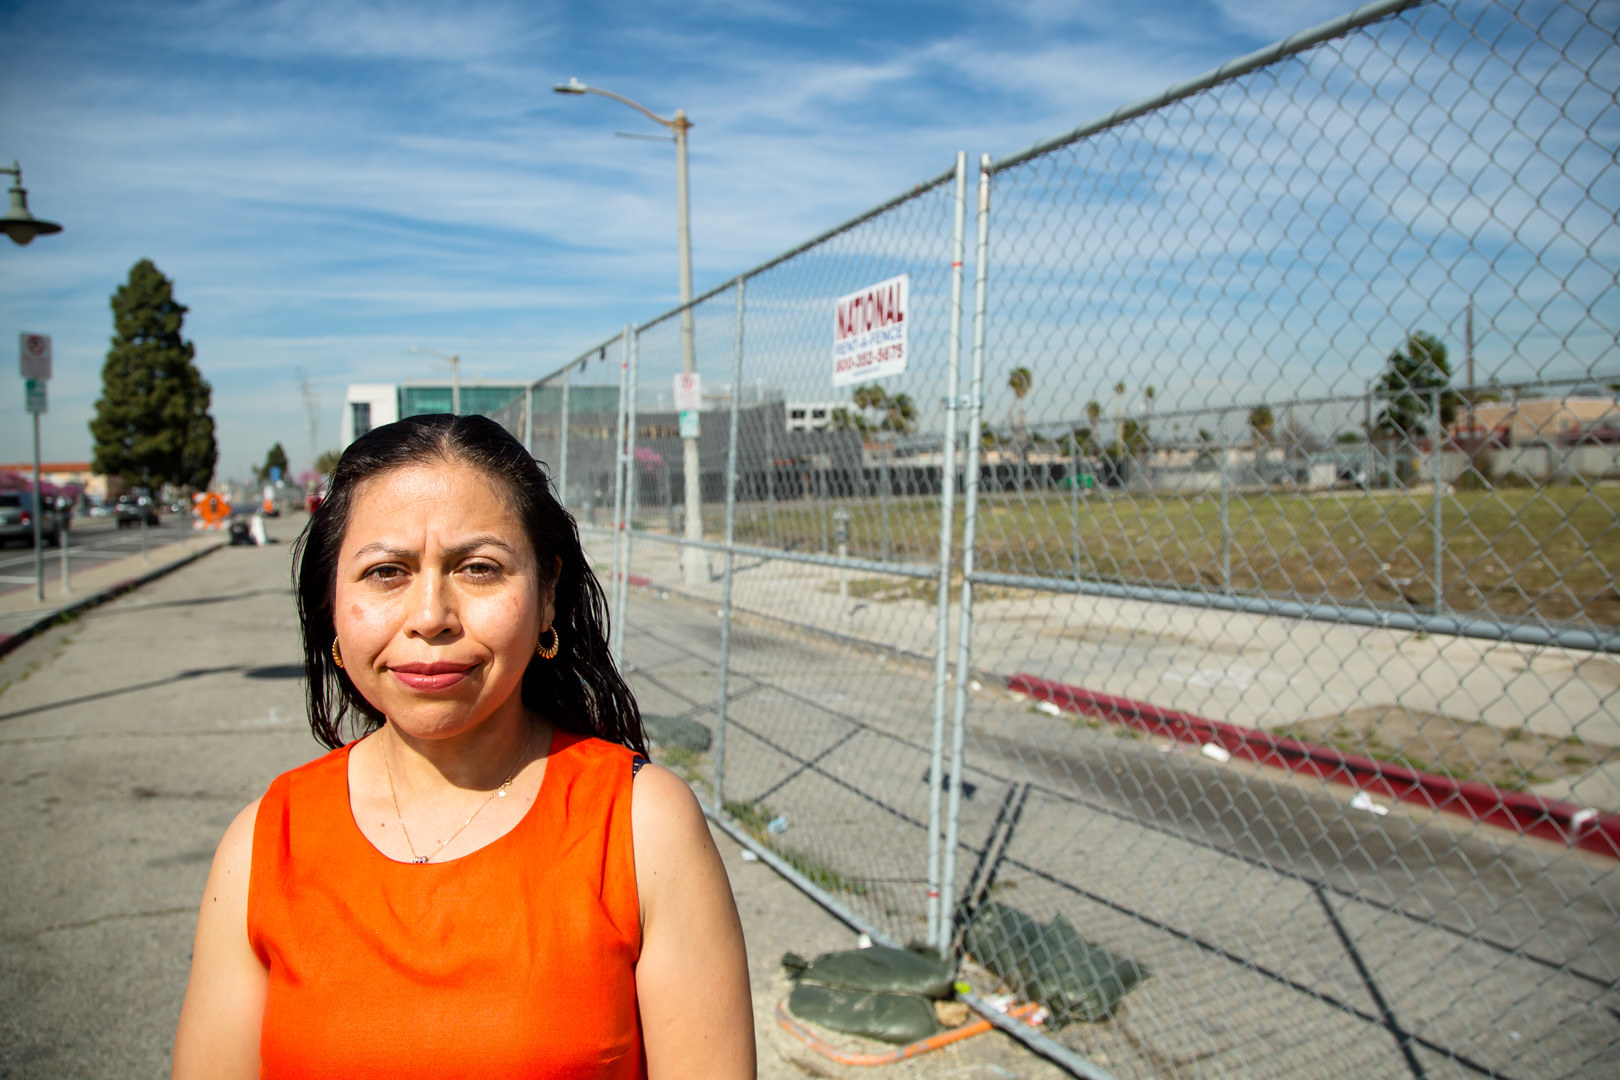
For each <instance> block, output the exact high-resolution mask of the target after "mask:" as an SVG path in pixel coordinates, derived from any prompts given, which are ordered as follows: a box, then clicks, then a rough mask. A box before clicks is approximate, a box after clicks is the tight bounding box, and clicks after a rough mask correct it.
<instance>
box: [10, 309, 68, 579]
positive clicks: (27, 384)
mask: <svg viewBox="0 0 1620 1080" xmlns="http://www.w3.org/2000/svg"><path fill="white" fill-rule="evenodd" d="M17 368H18V371H17V373H18V374H19V375H21V376H22V377H23V380H24V383H23V387H24V391H23V397H24V399H25V400H26V407H27V409H28V412H29V415H31V416H32V417H33V418H34V599H35V600H36V601H38V602H39V603H41V604H43V603H44V602H45V537H44V521H43V520H42V519H43V516H44V515H43V512H44V509H45V492H44V491H43V490H41V488H40V483H39V418H40V414H42V413H43V412H44V411H45V384H46V383H47V382H48V381H49V380H50V377H51V339H50V336H49V335H48V334H27V333H25V334H22V335H21V337H20V339H19V341H18V348H17ZM57 536H59V537H61V542H62V543H63V544H66V543H67V537H65V536H62V534H61V531H60V530H58V532H57ZM64 565H65V564H64ZM63 584H64V586H65V585H66V577H65V576H64V578H63Z"/></svg>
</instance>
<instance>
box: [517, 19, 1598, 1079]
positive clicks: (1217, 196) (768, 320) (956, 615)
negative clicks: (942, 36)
mask: <svg viewBox="0 0 1620 1080" xmlns="http://www.w3.org/2000/svg"><path fill="white" fill-rule="evenodd" d="M1617 24H1620V8H1616V7H1615V6H1614V5H1612V4H1589V5H1581V4H1571V3H1554V2H1536V0H1522V2H1514V3H1497V2H1477V3H1415V2H1385V3H1376V4H1369V5H1366V6H1365V7H1362V8H1360V9H1358V10H1356V11H1355V12H1352V13H1350V14H1349V15H1347V16H1345V17H1344V18H1341V19H1338V20H1335V21H1334V22H1332V23H1329V24H1327V25H1325V26H1322V27H1319V28H1317V29H1315V30H1312V31H1308V32H1305V33H1302V34H1298V35H1295V36H1294V37H1292V38H1290V39H1288V40H1287V41H1284V42H1282V43H1280V44H1279V45H1277V46H1275V47H1273V48H1271V49H1268V50H1264V51H1262V52H1260V53H1257V54H1254V55H1253V56H1250V57H1246V58H1243V59H1241V60H1238V61H1235V62H1233V63H1232V64H1228V65H1226V66H1225V67H1223V68H1221V69H1219V70H1217V71H1215V72H1211V73H1209V74H1208V75H1206V76H1204V77H1202V78H1200V79H1196V80H1192V81H1190V82H1188V83H1186V84H1183V85H1182V86H1179V87H1176V88H1173V89H1172V90H1170V91H1167V92H1166V93H1165V94H1163V95H1160V96H1159V97H1157V98H1155V99H1153V100H1150V101H1145V102H1140V103H1137V104H1135V105H1131V106H1127V107H1125V108H1122V109H1120V110H1119V111H1117V112H1116V113H1114V114H1112V115H1110V116H1108V117H1104V118H1102V119H1100V120H1098V121H1096V122H1094V123H1091V124H1088V125H1085V126H1084V127H1082V128H1079V129H1076V130H1075V131H1073V132H1070V133H1068V134H1066V135H1063V136H1061V137H1058V138H1055V139H1053V140H1050V141H1049V142H1047V143H1043V144H1040V145H1038V146H1036V147H1033V148H1031V149H1030V150H1029V151H1027V152H1025V153H1022V154H1018V155H1014V156H1011V157H1008V158H1005V159H1002V160H1000V161H992V160H990V159H989V158H988V157H986V158H985V160H984V161H983V162H982V163H981V168H980V170H979V176H978V186H977V200H978V206H977V213H976V215H974V216H973V217H972V219H971V222H969V219H968V218H967V216H966V214H965V203H966V202H967V200H968V199H969V198H971V197H972V195H973V192H971V191H969V190H968V188H969V184H970V180H969V177H968V176H967V169H966V167H965V162H964V161H963V160H962V159H960V158H959V160H958V163H957V167H956V168H955V169H953V170H950V171H947V172H945V173H942V174H940V175H939V176H936V177H934V178H933V179H931V180H929V181H927V182H925V183H924V184H922V185H919V186H918V187H917V188H916V189H914V190H913V191H912V192H908V193H907V194H906V195H904V196H902V197H900V198H898V199H895V200H893V201H892V202H890V203H887V204H885V205H883V206H880V207H877V208H875V209H873V210H872V211H870V212H869V213H867V214H863V215H861V216H860V217H858V218H856V219H855V220H854V221H851V222H849V223H847V224H845V225H843V226H840V227H839V228H837V229H834V230H832V231H830V232H829V233H827V234H824V235H823V236H821V237H818V238H816V239H815V240H813V241H811V242H809V243H807V244H805V245H803V246H802V247H800V248H797V249H795V250H793V251H791V252H788V253H785V254H784V255H782V256H780V257H778V258H776V259H773V260H771V261H770V262H769V263H767V264H765V265H764V266H762V267H759V268H757V269H755V270H753V271H750V272H748V273H746V274H744V275H741V276H740V277H738V278H736V279H734V280H732V281H730V282H728V283H726V284H725V285H724V286H722V287H721V288H719V289H717V290H715V291H714V292H712V293H710V294H707V295H705V296H703V297H700V298H699V299H698V300H696V301H694V302H693V303H692V304H691V305H689V306H687V307H686V308H681V309H676V310H674V311H671V312H669V313H667V314H665V315H663V316H661V317H660V318H658V319H657V320H654V321H653V322H650V323H648V324H646V325H643V326H640V327H628V328H626V330H625V332H623V333H621V334H620V335H617V336H615V337H614V338H612V339H610V340H609V341H608V342H606V343H604V345H602V346H600V347H598V348H596V349H593V350H591V351H590V352H588V353H587V354H585V355H583V356H581V357H579V358H577V359H576V360H574V361H571V362H570V363H569V364H568V365H567V366H566V367H565V368H564V369H562V370H561V371H559V372H557V373H555V374H554V375H552V376H548V377H547V378H546V379H543V380H541V381H540V382H539V383H537V384H535V386H534V387H533V388H532V389H531V391H530V394H529V395H528V398H527V402H528V403H527V405H526V406H525V408H524V410H523V412H522V414H521V416H520V415H518V414H517V413H516V412H515V411H514V412H513V413H512V415H511V416H508V417H503V418H502V419H503V422H506V423H507V424H508V426H509V427H512V429H513V430H514V431H517V430H520V429H521V430H522V432H523V437H524V438H525V439H527V440H528V445H529V446H530V448H531V450H532V451H533V452H534V453H535V454H536V456H537V457H540V458H541V459H542V460H544V461H546V463H547V464H548V466H549V468H550V471H551V472H552V474H553V478H554V482H555V483H556V484H557V487H558V490H559V493H560V494H561V495H562V497H563V498H564V500H565V502H566V504H567V505H568V506H569V507H570V509H571V510H573V511H574V512H575V514H576V515H577V517H578V518H579V520H580V522H581V525H582V529H583V531H584V532H585V534H586V536H587V538H588V540H589V542H590V544H591V547H592V555H593V558H594V559H595V560H596V561H597V565H598V568H599V570H600V571H602V573H603V576H604V577H605V578H607V579H608V580H609V581H610V582H611V585H612V593H613V600H614V615H615V618H614V628H615V635H616V637H615V645H616V650H617V654H618V655H619V657H620V658H621V662H623V663H624V664H625V665H626V666H627V668H629V669H630V670H631V676H630V677H631V679H632V682H633V684H634V686H635V688H636V691H637V694H638V697H639V699H640V701H641V704H642V708H643V710H644V712H645V714H646V716H647V720H648V727H649V731H650V733H651V735H652V737H653V739H654V741H655V742H656V743H657V744H658V746H659V748H660V758H661V760H662V761H664V762H665V763H666V764H669V765H671V766H672V767H675V768H678V769H680V770H681V771H683V772H684V773H685V775H687V777H688V778H689V779H690V780H691V781H692V782H693V783H694V784H695V785H696V786H697V787H698V789H699V790H700V792H702V793H703V795H704V797H705V800H706V802H707V803H708V804H709V806H710V808H711V811H712V813H713V816H714V818H715V820H716V822H717V823H719V824H720V825H721V826H722V827H724V828H726V829H728V830H729V831H731V832H732V833H733V834H734V835H736V836H737V837H738V838H739V839H740V840H742V841H743V842H745V843H747V844H748V845H750V846H751V847H752V848H754V850H756V851H757V852H759V853H760V855H761V857H762V858H765V859H767V860H768V861H770V862H772V864H773V865H775V866H777V867H778V868H779V869H780V870H782V871H783V872H784V873H786V874H788V875H789V876H790V877H791V878H793V879H794V880H795V881H796V882H797V883H798V884H799V885H800V886H801V887H802V888H804V889H806V890H807V891H809V892H810V893H811V894H812V895H815V896H816V897H817V898H818V899H820V900H821V901H822V902H823V903H824V904H826V905H827V906H828V907H830V908H832V909H834V910H835V911H837V912H839V913H840V914H841V915H842V916H843V917H845V918H846V919H848V920H849V921H850V922H852V923H853V924H855V925H859V926H861V927H863V928H865V929H867V930H869V931H871V932H872V933H873V934H874V936H877V937H879V938H883V939H886V940H893V941H897V942H905V941H910V940H919V941H925V942H929V943H933V944H936V945H939V946H942V947H944V948H947V949H951V950H954V951H955V952H956V953H957V954H958V955H964V956H965V957H966V959H967V961H968V963H969V968H968V970H969V971H970V972H971V973H972V974H971V979H972V981H973V983H974V986H975V990H976V995H975V998H974V1000H975V1003H976V1004H977V1005H979V1006H980V1007H982V1008H985V1009H988V1008H989V1006H988V1005H986V1004H985V1003H984V1001H983V1000H982V994H980V993H978V992H982V991H983V990H985V989H987V988H990V989H998V988H1004V989H1009V990H1011V991H1014V992H1017V993H1023V994H1029V995H1038V994H1039V993H1041V992H1049V991H1050V989H1051V985H1052V984H1051V979H1052V977H1053V976H1052V968H1053V966H1054V965H1057V966H1061V965H1062V964H1064V963H1068V962H1069V961H1068V960H1066V959H1065V957H1066V956H1069V955H1071V954H1070V953H1069V952H1066V951H1065V949H1066V948H1068V946H1063V947H1059V946H1062V943H1063V942H1064V941H1067V942H1069V945H1070V946H1073V945H1074V942H1076V941H1083V942H1085V943H1086V945H1085V947H1095V948H1100V949H1102V950H1106V954H1107V955H1110V956H1112V957H1114V958H1117V959H1119V960H1121V961H1125V960H1128V961H1130V962H1132V963H1133V964H1134V965H1136V968H1137V970H1139V971H1140V972H1142V973H1145V976H1146V977H1145V978H1143V979H1141V980H1140V982H1138V983H1136V984H1135V985H1134V986H1132V987H1131V988H1130V989H1129V992H1128V993H1126V994H1125V995H1124V998H1123V1001H1122V1003H1121V1004H1120V1005H1119V1006H1118V1007H1117V1008H1115V1009H1113V1010H1112V1011H1111V1012H1110V1013H1109V1015H1108V1016H1107V1017H1106V1018H1103V1019H1100V1020H1096V1021H1093V1022H1088V1021H1085V1020H1081V1019H1076V1018H1075V1017H1073V1016H1070V1015H1064V1014H1062V1012H1061V1010H1060V1011H1059V1015H1055V1016H1053V1017H1052V1018H1051V1019H1050V1020H1048V1022H1047V1023H1046V1024H1045V1025H1044V1026H1043V1027H1042V1028H1040V1029H1034V1028H1030V1027H1028V1026H1026V1025H1024V1024H1021V1023H1018V1022H1015V1021H1010V1020H1006V1019H1005V1018H999V1017H998V1022H1000V1023H1002V1024H1003V1025H1004V1026H1007V1027H1008V1028H1009V1029H1010V1030H1014V1031H1015V1033H1016V1034H1018V1036H1019V1037H1021V1038H1024V1039H1025V1040H1026V1041H1027V1042H1029V1043H1030V1044H1031V1045H1033V1046H1035V1047H1037V1048H1038V1049H1040V1050H1041V1052H1043V1053H1046V1054H1048V1055H1049V1056H1052V1057H1053V1058H1054V1059H1056V1060H1058V1061H1060V1062H1062V1063H1064V1064H1065V1065H1067V1066H1068V1067H1069V1068H1070V1069H1072V1070H1073V1071H1075V1072H1076V1073H1077V1074H1080V1075H1087V1076H1116V1077H1122V1078H1123V1077H1157V1076H1168V1077H1217V1076H1219V1077H1240V1076H1241V1077H1250V1076H1262V1077H1269V1076H1277V1077H1282V1076H1290V1077H1291V1076H1313V1077H1314V1076H1323V1077H1331V1076H1356V1077H1363V1076H1390V1077H1400V1076H1408V1075H1411V1076H1425V1077H1427V1076H1436V1077H1438V1076H1459V1077H1462V1076H1490V1077H1510V1078H1515V1080H1521V1078H1532V1077H1535V1078H1543V1077H1546V1078H1552V1077H1559V1078H1562V1077H1577V1076H1593V1077H1597V1076H1613V1075H1617V1074H1620V992H1617V990H1616V980H1617V978H1620V874H1617V873H1616V867H1617V865H1620V863H1617V860H1620V752H1617V750H1616V748H1617V747H1620V662H1617V659H1620V658H1617V654H1620V585H1617V571H1620V406H1617V398H1620V286H1617V281H1620V226H1617V224H1616V218H1617V213H1620V166H1617V164H1616V159H1615V147H1616V145H1620V107H1617V102H1616V87H1617V86H1620V46H1617V40H1616V29H1617ZM969 223H971V224H972V225H974V226H976V230H977V233H976V241H974V240H969V239H966V238H965V235H964V234H965V230H966V227H967V225H968V224H969ZM901 274H905V275H909V286H910V295H911V301H910V314H909V319H910V327H909V335H910V337H909V345H908V347H909V350H910V357H909V361H908V366H907V368H906V370H905V372H904V374H903V375H900V376H898V377H895V378H892V379H885V380H882V381H881V382H875V383H867V384H863V385H862V386H860V387H858V388H857V392H851V390H850V389H848V388H834V387H833V385H832V380H831V378H830V374H831V366H832V361H831V336H832V321H833V305H834V301H835V300H836V299H837V298H838V297H840V296H843V295H845V294H848V293H851V292H853V291H855V290H858V289H861V288H863V287H866V286H869V285H871V284H873V283H875V282H879V281H884V280H886V279H891V278H894V277H896V276H898V275H901ZM965 282H966V283H970V291H971V294H972V295H971V297H970V298H968V299H966V300H964V297H963V293H964V283H965ZM964 308H968V309H970V313H969V316H967V317H965V316H964ZM965 336H966V337H969V338H970V340H969V341H964V340H963V339H964V337H965ZM683 367H689V368H691V369H692V370H695V371H696V372H698V373H699V374H700V375H701V377H702V380H703V381H702V391H703V400H702V407H701V408H699V409H696V410H690V413H689V415H687V416H685V417H683V416H682V415H681V411H680V410H679V409H678V408H677V407H676V401H675V376H676V375H677V374H679V373H680V372H681V371H682V370H683ZM694 427H695V430H694ZM688 492H695V493H696V503H697V506H696V513H695V515H694V516H693V517H692V518H690V519H689V518H688V515H687V504H688V502H690V501H692V499H691V498H690V497H689V496H688ZM1009 912H1011V913H1014V915H1015V917H1022V918H1026V919H1027V920H1029V925H1030V926H1034V925H1035V924H1043V925H1045V926H1046V928H1047V932H1046V933H1044V934H1042V935H1036V936H1031V937H1029V938H1027V939H1021V940H1023V941H1024V944H1023V945H1022V946H1017V943H1016V942H1012V943H1010V944H1011V945H1012V946H1017V947H1010V948H1003V949H1000V950H999V952H997V951H996V950H987V948H986V946H985V942H986V941H987V940H988V939H987V938H986V936H985V935H986V934H987V933H988V932H989V931H988V930H987V929H986V928H987V927H989V926H990V925H991V921H992V916H993V915H995V914H996V913H1000V914H1002V915H1006V914H1007V913H1009ZM1052 942H1057V943H1058V945H1053V944H1051V943H1052ZM1003 944H1009V943H1008V942H1003ZM1075 947H1079V946H1075ZM1020 948H1021V949H1022V951H1021V952H1020ZM990 952H996V955H995V956H989V955H988V954H989V953H990ZM980 954H984V955H980ZM1092 955H1093V956H1100V955H1103V954H1101V953H1093V954H1092ZM987 963H988V964H989V965H990V967H991V968H992V969H993V970H991V971H989V972H986V971H984V970H983V969H982V967H980V966H975V965H984V964H987ZM1043 980H1045V981H1043Z"/></svg>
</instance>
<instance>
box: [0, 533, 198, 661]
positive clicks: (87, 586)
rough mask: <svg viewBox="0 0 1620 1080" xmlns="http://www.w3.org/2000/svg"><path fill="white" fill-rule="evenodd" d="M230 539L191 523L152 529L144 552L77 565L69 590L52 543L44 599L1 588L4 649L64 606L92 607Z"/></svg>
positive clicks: (0, 647)
mask: <svg viewBox="0 0 1620 1080" xmlns="http://www.w3.org/2000/svg"><path fill="white" fill-rule="evenodd" d="M226 542H227V541H226V538H225V534H224V533H222V532H218V531H209V532H193V531H191V530H189V529H188V530H186V531H185V533H183V534H180V533H178V531H177V530H167V531H165V532H163V533H156V532H154V535H153V537H152V545H151V546H150V547H149V548H148V549H147V550H146V552H145V553H144V554H143V553H140V552H136V553H134V554H130V555H126V556H124V557H122V558H114V559H108V560H106V561H105V562H101V563H99V564H98V565H96V566H93V567H91V568H90V569H88V570H85V569H76V570H73V571H72V572H71V573H70V574H69V577H68V589H70V590H71V591H68V590H64V589H63V587H62V572H61V564H60V562H59V555H60V551H59V550H57V549H54V548H53V549H49V550H47V551H46V552H45V600H44V602H43V603H42V602H40V601H39V600H38V599H36V596H35V590H34V588H33V587H32V586H29V587H26V588H21V589H10V590H7V591H6V592H4V593H0V655H4V654H5V653H6V652H8V651H10V649H12V648H15V647H16V646H17V645H18V644H20V643H21V641H24V640H27V639H28V638H30V637H32V636H33V635H34V634H35V633H36V632H37V631H38V629H39V628H40V627H42V626H45V625H48V624H49V623H51V622H52V621H53V620H55V619H56V618H58V617H60V616H61V615H62V614H63V613H64V612H74V611H79V610H83V609H85V608H87V607H93V606H95V605H96V604H98V603H101V602H102V601H103V600H104V599H105V598H106V597H107V595H108V594H109V593H113V592H117V591H121V590H122V589H124V588H127V587H130V586H131V585H132V584H133V583H136V582H139V581H142V580H145V579H150V578H152V577H156V576H162V575H163V574H165V573H168V572H169V571H171V570H173V569H175V568H176V567H178V566H182V565H185V564H186V563H187V562H189V561H190V560H192V559H195V558H198V557H200V556H202V555H204V554H206V553H207V552H209V551H211V550H213V549H214V548H217V547H220V546H221V545H223V544H225V543H226Z"/></svg>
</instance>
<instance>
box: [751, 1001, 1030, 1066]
mask: <svg viewBox="0 0 1620 1080" xmlns="http://www.w3.org/2000/svg"><path fill="white" fill-rule="evenodd" d="M1038 1008H1040V1006H1039V1005H1037V1004H1036V1003H1035V1002H1026V1003H1024V1004H1022V1005H1015V1006H1013V1007H1012V1008H1010V1009H1008V1010H1007V1015H1008V1016H1015V1017H1018V1018H1019V1019H1023V1018H1024V1017H1026V1016H1029V1015H1030V1014H1031V1013H1033V1012H1035V1010H1036V1009H1038ZM776 1022H777V1023H779V1024H781V1025H782V1028H783V1030H785V1031H786V1032H787V1033H788V1034H789V1035H792V1036H793V1037H794V1038H795V1039H798V1040H799V1041H800V1042H802V1043H804V1045H806V1046H808V1047H809V1048H810V1049H812V1050H814V1051H815V1052H816V1053H818V1054H820V1055H821V1056H822V1057H824V1058H826V1059H828V1060H829V1061H834V1062H837V1063H838V1064H839V1065H893V1064H894V1063H895V1062H897V1061H905V1060H906V1059H907V1058H914V1057H917V1056H918V1055H920V1054H926V1053H928V1052H930V1051H932V1050H938V1049H940V1048H941V1047H945V1046H949V1045H950V1044H951V1043H954V1042H961V1041H962V1040H963V1039H966V1038H970V1037H972V1036H974V1035H982V1034H984V1033H985V1032H986V1031H989V1030H990V1028H991V1024H990V1021H988V1020H975V1021H974V1022H973V1023H971V1024H963V1025H962V1026H961V1027H959V1028H952V1029H951V1030H949V1031H942V1032H940V1033H939V1034H938V1035H930V1036H929V1037H928V1038H926V1039H918V1040H917V1041H916V1042H914V1043H907V1044H906V1045H905V1046H897V1047H895V1048H894V1049H893V1050H890V1051H889V1052H888V1053H886V1054H846V1053H844V1052H843V1051H842V1050H838V1049H835V1048H834V1047H831V1046H829V1045H827V1043H826V1042H825V1041H823V1040H822V1039H821V1038H820V1037H819V1036H818V1035H816V1034H815V1033H814V1032H812V1031H811V1030H810V1029H809V1028H807V1027H805V1026H804V1025H803V1024H801V1023H799V1021H797V1020H795V1019H794V1018H793V1015H792V1014H791V1013H789V1012H788V1008H787V1002H786V1001H778V1002H777V1003H776Z"/></svg>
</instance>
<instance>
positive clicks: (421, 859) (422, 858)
mask: <svg viewBox="0 0 1620 1080" xmlns="http://www.w3.org/2000/svg"><path fill="white" fill-rule="evenodd" d="M414 861H415V862H416V863H418V864H421V863H425V862H427V861H428V857H427V856H426V855H418V856H417V857H416V859H415V860H414Z"/></svg>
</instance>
